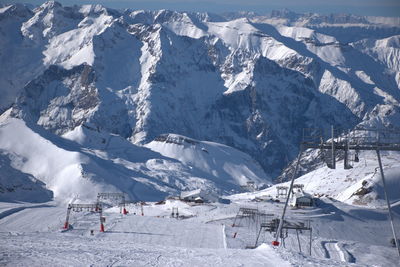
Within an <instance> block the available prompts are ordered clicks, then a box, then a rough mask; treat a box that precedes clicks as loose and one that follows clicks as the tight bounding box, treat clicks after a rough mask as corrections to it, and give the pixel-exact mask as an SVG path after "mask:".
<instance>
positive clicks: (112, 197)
mask: <svg viewBox="0 0 400 267" xmlns="http://www.w3.org/2000/svg"><path fill="white" fill-rule="evenodd" d="M107 199H108V200H115V201H118V200H119V203H118V206H120V208H121V210H120V213H122V214H124V215H126V214H128V211H127V210H126V207H125V203H126V201H125V194H124V193H98V194H97V203H100V200H107Z"/></svg>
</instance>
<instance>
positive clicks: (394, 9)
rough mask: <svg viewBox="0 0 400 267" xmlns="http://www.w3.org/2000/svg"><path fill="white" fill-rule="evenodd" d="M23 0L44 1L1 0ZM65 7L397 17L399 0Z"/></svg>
mask: <svg viewBox="0 0 400 267" xmlns="http://www.w3.org/2000/svg"><path fill="white" fill-rule="evenodd" d="M15 2H25V3H31V4H34V5H37V4H41V3H43V2H45V1H44V0H25V1H24V0H20V1H15V0H0V3H15ZM58 2H60V3H62V4H63V5H64V6H68V5H74V4H78V5H81V4H102V5H104V6H107V7H111V8H117V9H123V8H132V9H151V10H154V9H170V10H178V11H209V12H214V13H220V12H227V11H256V12H258V13H265V12H270V11H271V10H274V9H275V10H276V9H283V8H288V9H290V10H292V11H295V12H300V13H303V12H315V13H321V14H328V13H352V14H357V15H368V16H392V17H400V0H59V1H58Z"/></svg>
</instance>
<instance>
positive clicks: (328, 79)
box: [0, 2, 400, 177]
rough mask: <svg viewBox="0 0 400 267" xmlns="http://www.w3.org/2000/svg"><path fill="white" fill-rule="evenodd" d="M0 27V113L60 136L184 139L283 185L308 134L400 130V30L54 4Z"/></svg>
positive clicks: (8, 13)
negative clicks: (81, 132)
mask: <svg viewBox="0 0 400 267" xmlns="http://www.w3.org/2000/svg"><path fill="white" fill-rule="evenodd" d="M230 16H232V14H231V15H230ZM232 18H234V20H230V19H232ZM0 21H1V23H0V34H1V35H2V38H1V40H0V59H1V62H6V63H7V68H1V69H0V81H1V84H0V86H1V87H0V89H1V93H2V95H4V96H5V97H4V98H2V99H1V100H0V109H1V110H2V111H4V110H6V109H7V108H8V107H10V106H13V111H12V114H13V116H15V117H19V118H23V119H25V120H27V121H30V122H33V123H36V124H39V125H41V126H43V127H44V128H46V129H48V130H50V131H52V132H54V133H56V134H63V133H66V132H68V131H71V130H72V129H74V128H75V127H76V126H78V125H81V124H82V123H87V124H88V125H91V126H92V127H94V128H97V129H99V130H102V131H107V132H110V133H113V134H118V135H120V136H122V137H123V138H126V139H128V140H130V141H131V142H133V143H136V144H143V143H148V142H149V141H151V140H153V139H154V138H155V137H157V136H159V135H160V134H162V133H176V134H182V135H185V136H188V137H192V138H196V139H199V140H210V141H216V142H220V143H224V144H227V145H230V146H233V147H235V148H238V149H240V150H242V151H244V152H247V153H249V154H250V155H251V156H252V157H253V158H255V159H256V160H257V161H258V162H259V163H260V164H261V165H262V167H263V168H264V170H265V171H266V172H267V173H268V174H269V175H270V176H271V177H276V176H278V175H279V174H280V173H281V170H282V169H283V168H284V167H285V166H286V165H287V164H288V163H289V162H290V161H291V160H292V159H294V158H295V157H296V155H297V153H298V143H299V141H300V139H301V132H302V128H305V127H317V128H318V127H321V128H324V127H328V126H329V125H331V124H332V125H336V126H337V127H340V128H344V129H352V128H354V127H355V126H356V125H358V124H360V123H363V124H367V125H369V126H379V127H381V126H385V127H391V128H394V127H399V126H400V119H399V112H400V104H399V101H400V90H399V87H400V71H399V58H400V54H399V53H400V52H399V51H400V46H399V34H400V26H399V23H398V22H396V21H395V20H384V19H378V18H368V17H367V18H362V17H357V16H334V15H333V16H331V17H324V16H317V15H315V14H314V15H310V14H307V15H300V14H293V13H291V12H275V13H272V14H271V15H270V16H264V17H263V16H256V15H255V14H248V13H241V14H236V15H235V16H234V17H229V16H228V15H225V18H224V17H223V16H216V15H211V14H201V13H179V12H173V11H166V10H160V11H152V12H150V11H124V12H120V11H116V10H112V9H107V8H104V7H102V6H98V5H95V6H79V7H78V6H74V7H63V6H61V5H60V4H58V3H57V2H47V3H45V4H43V5H42V6H40V7H38V8H36V9H34V10H29V9H28V8H26V7H25V6H23V5H14V6H6V7H3V8H1V9H0ZM321 23H323V25H324V27H322V26H321V27H319V26H317V25H320V24H321ZM349 29H351V30H350V31H349ZM373 29H379V30H373ZM349 35H351V36H350V37H351V38H350V37H349ZM346 36H347V37H348V38H346ZM17 96H18V97H17ZM16 97H17V98H16ZM15 99H16V100H15Z"/></svg>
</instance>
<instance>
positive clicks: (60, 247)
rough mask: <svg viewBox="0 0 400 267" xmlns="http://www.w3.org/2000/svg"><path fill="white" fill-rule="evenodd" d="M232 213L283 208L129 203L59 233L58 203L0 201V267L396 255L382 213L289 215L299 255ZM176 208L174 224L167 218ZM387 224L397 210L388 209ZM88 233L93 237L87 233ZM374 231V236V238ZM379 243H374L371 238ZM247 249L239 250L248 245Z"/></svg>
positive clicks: (76, 218)
mask: <svg viewBox="0 0 400 267" xmlns="http://www.w3.org/2000/svg"><path fill="white" fill-rule="evenodd" d="M240 207H252V208H256V209H258V210H260V211H263V212H264V213H267V214H269V215H270V216H272V217H264V218H263V220H264V221H265V220H268V219H271V218H273V217H277V216H279V215H280V212H281V211H282V207H283V203H276V202H252V201H249V200H236V201H234V202H233V203H231V204H229V205H224V204H217V203H211V204H204V205H188V204H186V203H183V202H180V201H174V200H168V201H166V203H165V204H156V203H147V205H144V206H143V211H144V216H141V215H140V214H141V209H140V206H138V205H135V204H129V205H128V206H127V209H128V211H129V213H128V215H122V214H120V213H119V208H118V207H111V208H108V209H105V211H104V213H103V216H104V217H105V218H106V221H105V232H104V233H102V232H99V230H100V224H99V215H98V214H97V213H91V212H72V213H71V217H70V220H69V222H70V225H71V227H70V229H69V230H67V231H64V230H62V229H61V227H62V226H63V224H64V220H65V216H66V206H65V204H60V203H56V202H48V203H44V204H30V203H19V204H16V203H12V204H11V203H1V204H0V238H1V239H0V240H1V241H0V264H1V265H2V266H3V265H4V266H16V265H18V266H26V265H30V266H43V265H53V266H66V265H68V266H82V265H91V266H113V265H115V266H120V265H131V266H187V265H192V266H210V265H212V266H385V267H386V266H396V263H397V261H398V256H397V254H396V251H395V249H394V248H392V247H391V246H390V244H389V239H390V236H391V232H390V229H389V223H388V221H387V215H386V211H384V210H371V209H366V208H360V207H355V206H351V205H348V204H345V203H340V202H337V201H332V200H329V199H326V198H324V199H320V200H319V201H318V206H317V207H313V208H307V209H289V210H288V215H287V219H288V220H307V219H310V220H312V223H311V225H312V228H313V233H312V247H311V254H312V255H311V256H309V247H308V246H309V245H308V244H309V243H308V239H309V235H308V233H305V232H304V233H301V234H300V235H299V238H300V241H301V250H302V252H300V251H299V247H298V242H297V239H296V236H295V235H294V234H293V233H289V235H288V237H287V238H286V240H285V248H284V247H278V248H275V247H272V246H270V245H269V244H271V241H272V240H273V239H274V238H273V236H272V235H271V234H270V233H268V232H262V233H261V235H260V238H259V241H258V243H257V244H255V238H256V236H257V233H258V229H259V228H258V227H259V222H260V221H261V220H259V221H256V220H253V219H249V218H242V219H237V220H236V221H235V227H232V223H233V221H234V219H235V216H236V214H237V212H238V210H239V208H240ZM172 208H178V211H179V214H180V215H181V216H183V217H181V218H180V219H176V218H171V211H172ZM394 211H395V221H396V223H398V222H399V221H400V210H399V209H398V206H396V207H394ZM91 230H93V235H92V234H91V233H90V231H91ZM378 233H379V235H378ZM378 237H379V238H378ZM254 245H256V248H255V249H246V247H252V246H253V247H254Z"/></svg>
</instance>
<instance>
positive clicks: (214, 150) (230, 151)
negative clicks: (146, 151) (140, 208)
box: [145, 134, 271, 185]
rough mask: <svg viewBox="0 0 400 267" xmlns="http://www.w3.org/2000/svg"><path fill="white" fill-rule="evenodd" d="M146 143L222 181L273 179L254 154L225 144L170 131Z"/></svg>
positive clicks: (236, 181) (267, 180)
mask: <svg viewBox="0 0 400 267" xmlns="http://www.w3.org/2000/svg"><path fill="white" fill-rule="evenodd" d="M145 147H148V148H150V149H151V150H153V151H156V152H158V153H160V154H161V155H163V156H166V157H169V158H174V159H177V160H179V161H180V162H182V163H183V164H185V165H188V166H194V167H197V168H199V169H201V170H203V171H204V172H206V173H207V174H208V175H211V176H214V177H215V179H218V180H219V181H220V182H224V183H226V182H233V183H235V184H239V185H246V184H247V182H251V181H252V182H256V184H257V185H260V184H262V183H268V182H270V181H271V180H270V179H271V178H267V177H265V176H264V175H265V174H264V172H263V171H262V169H261V167H260V166H259V165H258V164H257V162H256V161H254V160H253V159H252V158H251V157H249V156H248V155H247V154H245V153H243V152H240V151H238V150H236V149H234V148H231V147H228V146H225V145H221V144H217V143H212V142H200V141H198V140H194V139H190V138H186V137H184V136H180V135H174V134H168V135H161V136H159V137H158V138H156V140H154V141H152V142H150V143H148V144H146V145H145ZM229 159H231V160H229ZM260 178H261V179H260Z"/></svg>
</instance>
